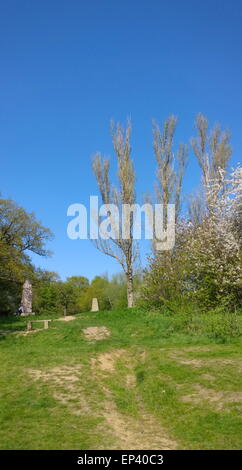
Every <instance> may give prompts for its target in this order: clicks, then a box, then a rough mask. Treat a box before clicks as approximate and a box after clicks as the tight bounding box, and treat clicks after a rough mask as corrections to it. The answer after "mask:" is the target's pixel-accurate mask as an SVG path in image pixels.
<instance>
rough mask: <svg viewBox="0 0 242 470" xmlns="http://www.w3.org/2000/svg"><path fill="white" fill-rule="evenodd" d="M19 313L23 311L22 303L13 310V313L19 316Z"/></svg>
mask: <svg viewBox="0 0 242 470" xmlns="http://www.w3.org/2000/svg"><path fill="white" fill-rule="evenodd" d="M21 313H24V308H23V306H22V305H20V307H19V308H18V309H17V311H16V312H15V315H16V316H19V315H21Z"/></svg>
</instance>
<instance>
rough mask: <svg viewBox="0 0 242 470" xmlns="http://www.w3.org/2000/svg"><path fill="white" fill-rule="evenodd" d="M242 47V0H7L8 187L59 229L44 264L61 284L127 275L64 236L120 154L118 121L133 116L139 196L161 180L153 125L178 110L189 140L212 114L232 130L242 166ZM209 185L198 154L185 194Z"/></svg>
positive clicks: (3, 91) (1, 143) (0, 47)
mask: <svg viewBox="0 0 242 470" xmlns="http://www.w3.org/2000/svg"><path fill="white" fill-rule="evenodd" d="M241 51H242V2H241V0H232V1H230V2H228V1H223V0H220V1H215V0H203V1H197V0H184V1H181V0H175V1H169V2H168V1H164V0H149V1H147V0H144V1H142V0H139V1H137V0H129V1H128V0H123V1H122V2H113V1H109V0H102V1H101V0H99V1H98V0H95V1H89V2H87V1H84V0H68V1H63V0H58V1H57V0H48V1H47V0H42V1H41V2H40V1H39V2H33V1H27V0H22V1H21V2H20V1H18V0H15V1H13V0H8V1H7V2H1V4H0V67H1V73H0V103H1V105H0V158H1V180H0V190H1V192H2V195H3V196H4V197H11V198H13V199H15V200H16V201H17V202H18V203H19V204H20V205H22V206H23V207H25V208H26V209H27V210H28V211H35V213H36V215H37V218H38V219H40V220H41V221H42V223H43V224H44V225H46V226H48V227H50V228H51V229H52V230H53V232H54V233H55V239H54V241H53V242H52V243H51V245H50V248H51V249H52V250H53V251H54V255H53V256H52V258H50V259H48V260H42V259H40V258H38V257H34V262H35V263H36V264H39V265H41V266H42V267H45V268H47V269H50V270H54V271H57V272H58V273H59V274H60V275H61V276H62V278H65V277H66V276H70V275H72V274H75V275H78V274H80V275H85V276H87V277H88V278H93V277H94V276H95V275H96V274H101V273H104V272H108V273H110V274H112V273H114V272H117V271H119V270H120V268H119V266H118V265H117V264H116V263H115V261H113V260H112V259H111V258H108V257H107V256H105V255H103V254H101V253H99V252H98V251H97V250H96V249H95V248H94V247H93V246H92V244H91V243H90V241H88V240H85V241H81V240H79V241H71V240H69V239H68V238H67V235H66V227H67V223H68V218H67V216H66V211H67V207H68V205H69V204H71V203H74V202H80V203H84V204H88V201H89V196H90V194H97V189H96V184H95V180H94V177H93V175H92V171H91V165H90V160H91V155H92V154H93V153H94V152H95V151H101V152H103V153H105V154H106V155H110V156H113V153H112V147H111V140H110V135H109V122H110V119H114V120H119V121H121V122H125V120H126V117H127V116H131V118H132V124H133V134H132V149H133V153H132V155H133V159H134V162H135V166H136V172H137V194H138V198H139V199H140V201H141V197H142V193H143V192H148V191H152V190H153V185H154V179H155V177H154V172H155V162H154V157H153V152H152V134H151V120H152V119H153V118H155V119H157V120H158V121H161V120H163V119H165V118H166V117H167V116H168V115H169V114H175V115H177V116H178V119H179V124H178V129H177V141H182V142H187V140H188V139H189V138H190V137H191V136H192V135H193V134H194V119H195V116H196V114H197V113H198V112H203V113H204V114H206V115H207V116H208V118H209V121H210V123H211V124H212V123H214V122H220V123H221V124H222V125H223V126H224V127H226V128H228V129H230V131H231V133H232V146H233V148H234V154H233V159H232V163H234V164H235V163H236V162H237V161H241V150H242V143H241V124H242V56H241ZM113 163H115V161H114V159H113ZM199 178H200V176H199V171H198V167H197V164H196V162H195V159H194V157H193V155H192V154H191V152H190V158H189V166H188V169H187V174H186V178H185V185H184V191H185V193H188V192H189V191H192V190H193V189H194V188H195V187H196V186H197V185H198V184H199ZM147 250H148V246H147V245H145V244H144V246H143V248H142V254H143V259H144V256H145V253H146V251H147Z"/></svg>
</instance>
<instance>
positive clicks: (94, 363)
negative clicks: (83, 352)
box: [91, 349, 125, 372]
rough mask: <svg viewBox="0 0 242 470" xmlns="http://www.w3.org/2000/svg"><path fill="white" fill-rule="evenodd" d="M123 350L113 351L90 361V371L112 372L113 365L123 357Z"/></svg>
mask: <svg viewBox="0 0 242 470" xmlns="http://www.w3.org/2000/svg"><path fill="white" fill-rule="evenodd" d="M124 353H125V350H124V349H114V350H112V351H108V352H105V353H102V354H99V355H98V356H97V357H95V358H92V359H91V368H92V370H94V371H95V370H97V369H100V370H102V371H108V372H113V371H114V370H115V364H116V361H117V359H119V358H120V357H121V356H122V355H124Z"/></svg>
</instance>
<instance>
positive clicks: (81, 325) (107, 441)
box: [0, 309, 242, 450]
mask: <svg viewBox="0 0 242 470" xmlns="http://www.w3.org/2000/svg"><path fill="white" fill-rule="evenodd" d="M42 318H43V317H42ZM46 318H50V317H49V315H48V316H46ZM52 319H53V321H52V322H51V324H50V328H49V329H48V330H43V329H41V330H40V329H39V330H38V331H34V332H30V333H28V334H26V333H25V330H26V321H27V320H26V318H5V319H1V320H0V330H1V335H0V350H1V372H0V377H1V384H0V389H1V409H0V420H1V426H0V447H1V449H79V450H81V449H84V450H88V449H239V448H241V445H242V420H241V415H242V391H241V390H242V388H241V384H242V379H241V371H242V362H241V357H242V340H241V338H235V339H232V340H230V341H228V342H226V343H220V342H216V340H215V339H214V338H211V337H209V336H207V335H206V334H201V333H198V332H197V331H195V332H194V331H190V332H189V331H185V332H184V331H183V330H182V328H180V330H179V328H178V329H177V324H179V319H177V318H176V319H174V318H172V317H168V316H162V315H160V314H158V313H156V312H153V313H152V312H150V313H148V312H142V311H139V310H136V309H133V310H130V311H128V310H122V311H113V312H98V313H95V314H94V313H85V314H79V315H76V316H75V319H73V320H71V319H70V321H58V320H57V319H54V318H53V317H52ZM201 321H203V320H201V319H200V320H199V322H200V323H201ZM204 321H205V320H204ZM37 325H40V324H37ZM103 327H105V328H103Z"/></svg>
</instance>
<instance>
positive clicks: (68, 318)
mask: <svg viewBox="0 0 242 470" xmlns="http://www.w3.org/2000/svg"><path fill="white" fill-rule="evenodd" d="M72 320H76V318H75V317H73V315H66V316H65V317H60V318H57V319H56V321H72Z"/></svg>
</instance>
